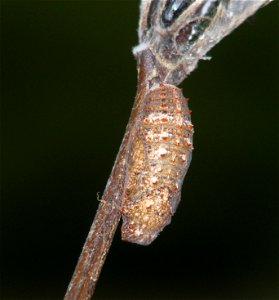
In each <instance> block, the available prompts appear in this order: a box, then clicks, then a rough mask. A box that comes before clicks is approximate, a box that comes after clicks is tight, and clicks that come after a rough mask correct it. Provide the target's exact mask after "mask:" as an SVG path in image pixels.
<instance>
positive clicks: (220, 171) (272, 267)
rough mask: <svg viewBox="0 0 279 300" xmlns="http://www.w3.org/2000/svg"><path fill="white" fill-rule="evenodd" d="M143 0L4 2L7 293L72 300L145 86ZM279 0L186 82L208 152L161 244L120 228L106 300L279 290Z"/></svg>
mask: <svg viewBox="0 0 279 300" xmlns="http://www.w3.org/2000/svg"><path fill="white" fill-rule="evenodd" d="M138 6H139V4H138V1H2V4H1V9H2V12H1V29H2V34H1V51H2V53H1V71H2V91H1V95H2V110H1V112H2V134H1V138H2V167H1V171H2V186H1V188H2V191H1V193H2V194H1V248H2V249H1V273H2V274H1V299H61V298H62V297H63V294H64V292H65V290H66V287H67V284H68V282H69V280H70V278H71V275H72V272H73V270H74V267H75V264H76V261H77V259H78V256H79V253H80V250H81V248H82V245H83V242H84V241H85V238H86V235H87V233H88V230H89V227H90V225H91V222H92V220H93V217H94V214H95V211H96V209H97V205H98V201H97V196H96V193H97V192H101V193H102V192H103V190H104V187H105V184H106V181H107V179H108V176H109V174H110V171H111V168H112V165H113V162H114V159H115V156H116V154H117V151H118V148H119V145H120V142H121V140H122V137H123V134H124V130H125V126H126V124H127V121H128V118H129V114H130V110H131V107H132V104H133V99H134V96H135V91H136V76H137V74H136V63H135V59H134V58H133V56H132V54H131V48H132V46H134V45H136V44H137V32H136V28H137V23H138V11H139V9H138ZM278 6H279V5H278V2H277V3H275V2H274V3H272V4H270V5H269V6H267V7H266V8H264V9H262V10H260V11H259V12H258V13H257V14H256V16H254V17H252V18H250V19H249V20H248V21H247V22H245V24H243V25H242V26H241V27H240V28H238V29H237V30H236V31H235V32H234V33H233V34H232V35H230V36H229V37H227V38H226V39H224V40H223V41H222V42H221V43H220V45H218V46H216V48H214V49H213V50H212V51H211V53H210V55H211V56H212V60H211V61H210V62H208V61H203V62H201V63H200V64H199V68H198V69H197V70H196V71H195V72H194V73H193V74H191V76H190V77H189V79H187V80H185V82H184V83H183V84H182V85H181V86H182V87H183V90H184V95H185V96H187V97H190V99H191V100H190V103H189V104H190V107H191V109H192V110H193V114H192V120H193V123H194V124H195V136H194V143H195V145H194V146H195V150H194V153H193V160H192V164H191V167H190V170H189V172H188V174H187V177H186V180H185V183H184V186H183V191H182V201H181V203H180V206H179V209H178V211H177V213H176V214H175V216H174V218H173V222H172V224H171V225H170V226H168V227H167V228H165V230H164V231H163V233H162V234H161V235H160V237H159V238H158V239H157V240H156V241H155V242H154V243H153V244H152V245H150V246H149V247H141V246H137V245H132V244H129V243H125V242H121V240H120V232H119V231H118V232H117V234H116V237H115V240H114V242H113V245H112V248H111V251H110V253H109V255H108V258H107V261H106V263H105V266H104V268H103V271H102V274H101V278H100V280H99V283H98V286H97V290H96V293H95V299H265V300H266V299H278V298H279V293H278V279H279V277H278V202H277V201H278V65H279V64H278Z"/></svg>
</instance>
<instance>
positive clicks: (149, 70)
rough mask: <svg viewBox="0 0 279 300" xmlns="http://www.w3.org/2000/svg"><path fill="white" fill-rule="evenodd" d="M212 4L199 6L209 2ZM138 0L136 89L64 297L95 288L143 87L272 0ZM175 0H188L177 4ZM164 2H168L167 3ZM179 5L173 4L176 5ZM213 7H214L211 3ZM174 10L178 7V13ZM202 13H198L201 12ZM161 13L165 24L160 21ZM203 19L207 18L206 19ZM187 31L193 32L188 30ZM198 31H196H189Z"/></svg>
mask: <svg viewBox="0 0 279 300" xmlns="http://www.w3.org/2000/svg"><path fill="white" fill-rule="evenodd" d="M211 2H212V3H213V2H214V3H215V4H216V5H215V6H216V7H215V6H212V8H210V9H211V10H202V9H201V7H203V6H204V7H207V6H208V4H209V3H211ZM211 2H210V1H209V0H196V1H192V2H191V1H184V2H183V1H177V0H172V1H169V2H166V1H165V0H161V1H158V0H152V1H142V3H141V16H140V23H139V39H140V44H139V46H137V47H136V48H135V49H134V54H135V56H136V58H137V64H138V71H139V76H138V89H137V96H136V100H135V103H134V107H133V109H132V113H131V117H130V120H129V123H128V125H127V129H126V133H125V136H124V139H123V141H122V144H121V147H120V150H119V153H118V156H117V158H116V161H115V164H114V167H113V170H112V173H111V175H110V178H109V180H108V183H107V186H106V188H105V192H104V194H103V196H102V199H101V201H100V204H99V207H98V210H97V213H96V216H95V218H94V221H93V224H92V227H91V229H90V232H89V234H88V237H87V239H86V242H85V244H84V247H83V250H82V253H81V255H80V258H79V261H78V263H77V266H76V269H75V271H74V274H73V277H72V279H71V282H70V284H69V286H68V289H67V292H66V295H65V298H64V299H65V300H76V299H80V300H86V299H90V298H91V297H92V295H93V293H94V289H95V287H96V283H97V280H98V278H99V275H100V272H101V269H102V266H103V264H104V261H105V258H106V255H107V253H108V251H109V248H110V245H111V243H112V240H113V236H114V233H115V230H116V228H117V226H118V223H119V220H120V217H121V215H122V213H121V208H122V201H123V198H124V193H125V182H126V180H127V178H126V176H127V167H128V166H127V165H128V163H129V160H128V159H127V158H128V157H129V155H130V152H131V151H132V149H131V140H132V135H133V128H134V126H135V119H136V118H137V116H138V114H139V112H140V110H141V107H142V101H143V99H144V97H145V95H146V92H147V91H148V90H149V89H150V88H152V87H154V86H156V85H158V84H160V83H167V84H174V85H177V84H179V83H180V82H181V81H182V80H183V79H184V78H185V77H186V76H188V75H189V73H190V72H191V71H192V70H194V69H195V68H196V66H197V63H198V61H199V60H200V59H204V58H206V57H205V55H206V53H207V52H208V51H209V50H210V49H211V48H212V47H213V46H214V45H216V44H217V43H218V42H219V41H220V40H221V39H222V38H223V37H224V36H226V35H228V34H229V33H230V32H231V31H233V30H234V29H235V28H236V27H237V26H238V25H240V24H241V23H242V22H243V21H244V20H245V19H246V18H248V17H249V16H251V15H252V14H254V13H255V12H256V11H257V9H259V8H260V7H262V6H264V5H266V4H268V3H269V2H271V0H254V1H237V0H226V1H211ZM179 3H188V4H189V3H192V4H191V5H190V6H188V7H187V6H185V5H184V4H183V5H184V6H183V7H182V6H181V7H179V5H180V4H179ZM166 5H168V6H169V7H167V8H166ZM177 7H178V8H177ZM215 8H216V9H215ZM178 12H179V13H178ZM201 13H202V15H199V14H201ZM163 14H165V22H166V23H165V26H163V27H162V26H161V23H162V22H161V20H162V15H163ZM205 21H206V22H205ZM191 31H192V33H191ZM197 31H198V36H194V37H195V40H194V42H192V41H191V38H193V32H197Z"/></svg>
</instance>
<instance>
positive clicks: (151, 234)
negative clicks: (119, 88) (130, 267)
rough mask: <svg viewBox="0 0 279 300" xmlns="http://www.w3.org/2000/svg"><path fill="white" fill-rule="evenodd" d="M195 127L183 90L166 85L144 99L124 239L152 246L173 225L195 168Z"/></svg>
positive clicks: (128, 190) (127, 190) (132, 159)
mask: <svg viewBox="0 0 279 300" xmlns="http://www.w3.org/2000/svg"><path fill="white" fill-rule="evenodd" d="M192 138H193V125H192V123H191V118H190V111H189V109H188V104H187V100H186V99H185V98H184V97H183V95H182V92H181V90H180V89H179V88H177V87H175V86H173V85H166V84H161V85H159V86H157V87H156V88H154V89H152V90H150V91H149V92H148V93H147V94H146V95H145V97H144V100H143V109H142V110H141V112H140V113H139V116H138V118H137V120H136V122H135V134H134V135H133V138H132V140H131V141H130V147H131V148H130V155H129V158H128V159H129V163H128V166H129V167H128V177H127V178H128V179H127V182H126V188H125V196H124V200H123V207H122V219H123V224H122V239H123V240H126V241H129V242H132V243H137V244H141V245H149V244H150V243H151V242H152V241H153V240H154V239H155V238H156V237H157V236H158V234H159V233H160V231H162V230H163V228H164V227H165V226H166V225H168V224H169V223H170V221H171V217H172V215H173V214H174V212H175V210H176V208H177V206H178V203H179V201H180V194H181V187H182V183H183V179H184V177H185V174H186V172H187V170H188V167H189V165H190V162H191V153H192V149H193V147H192Z"/></svg>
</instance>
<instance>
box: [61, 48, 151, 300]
mask: <svg viewBox="0 0 279 300" xmlns="http://www.w3.org/2000/svg"><path fill="white" fill-rule="evenodd" d="M141 58H144V54H143V55H141V56H139V57H138V64H139V70H140V72H139V78H138V81H139V84H138V91H137V96H136V100H135V103H134V106H133V109H132V113H131V116H130V119H129V122H128V125H127V128H126V133H125V135H124V138H123V141H122V144H121V146H120V149H119V152H118V155H117V158H116V161H115V163H114V167H113V169H112V173H111V175H110V178H109V180H108V182H107V186H106V188H105V191H104V194H103V197H102V199H101V201H100V204H99V207H98V210H97V213H96V215H95V218H94V221H93V224H92V226H91V229H90V231H89V234H88V236H87V238H86V241H85V244H84V246H83V249H82V252H81V255H80V257H79V260H78V263H77V265H76V268H75V271H74V274H73V276H72V279H71V281H70V283H69V286H68V289H67V292H66V295H65V297H64V300H77V299H81V300H87V299H91V297H92V295H93V293H94V290H95V287H96V284H97V281H98V278H99V276H100V273H101V270H102V266H103V264H104V262H105V259H106V256H107V254H108V251H109V248H110V246H111V243H112V240H113V237H114V234H115V231H116V228H117V226H118V223H119V221H120V217H121V207H122V201H123V193H124V190H125V189H124V188H125V178H126V169H127V164H128V163H127V156H128V155H129V152H130V149H129V144H130V143H129V141H130V138H131V136H132V133H133V130H132V129H133V126H134V120H135V118H136V116H137V114H138V111H139V107H140V104H141V99H142V98H143V96H144V94H145V91H146V89H145V85H146V84H145V82H146V76H145V74H146V68H147V64H145V63H144V61H145V59H141ZM149 67H150V63H149Z"/></svg>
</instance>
